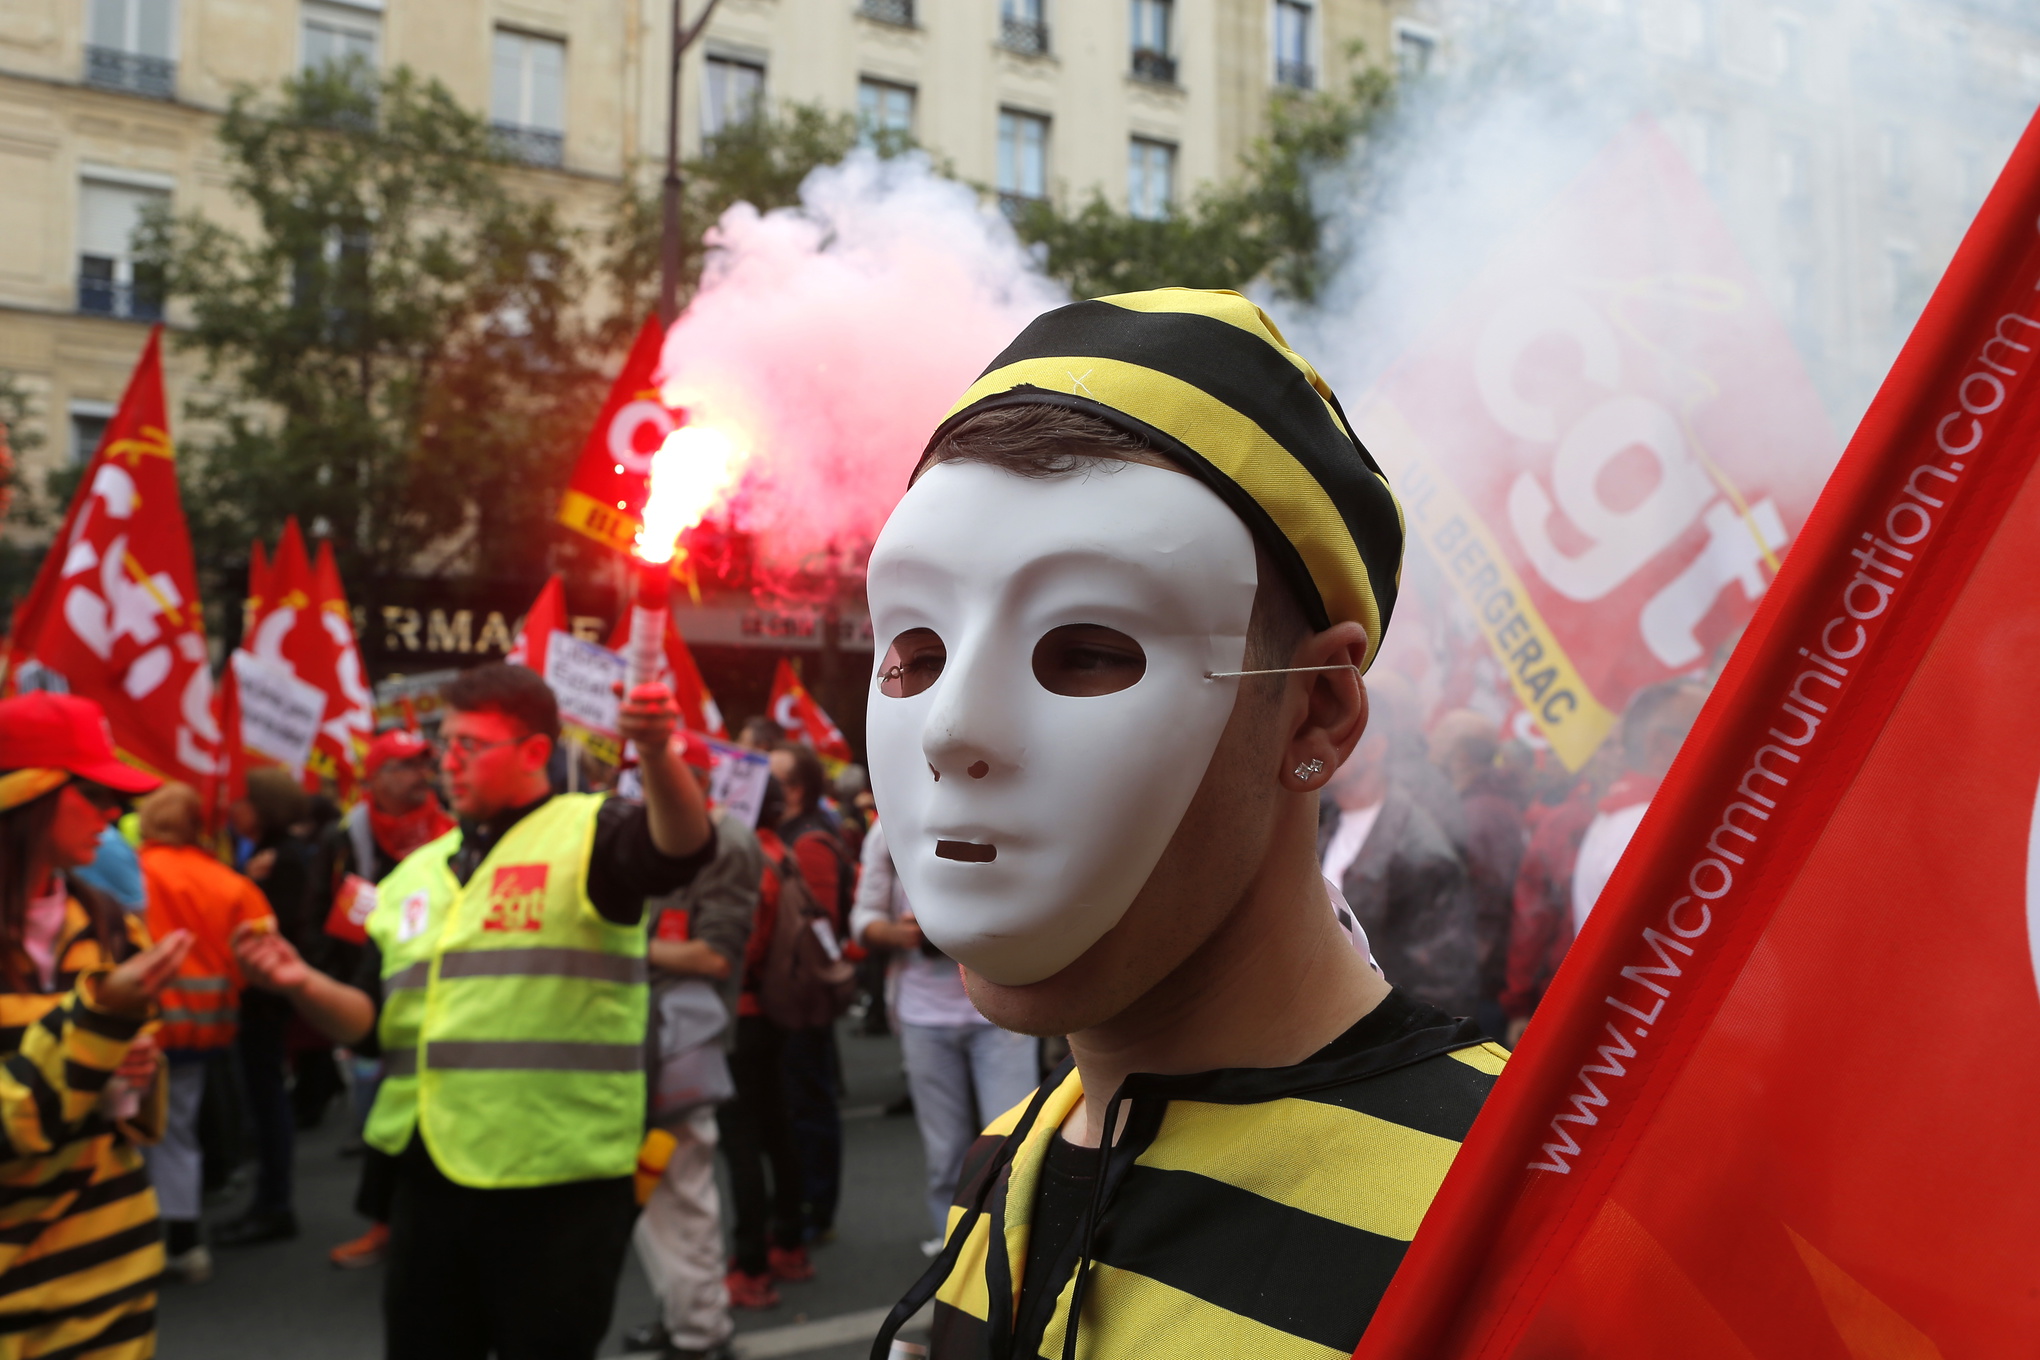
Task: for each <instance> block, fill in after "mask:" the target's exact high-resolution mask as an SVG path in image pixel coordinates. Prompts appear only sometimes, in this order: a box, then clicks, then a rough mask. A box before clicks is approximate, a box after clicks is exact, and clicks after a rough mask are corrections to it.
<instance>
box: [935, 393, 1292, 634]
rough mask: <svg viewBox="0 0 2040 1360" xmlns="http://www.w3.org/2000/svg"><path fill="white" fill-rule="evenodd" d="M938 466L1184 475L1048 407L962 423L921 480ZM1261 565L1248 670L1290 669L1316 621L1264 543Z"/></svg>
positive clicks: (1005, 410)
mask: <svg viewBox="0 0 2040 1360" xmlns="http://www.w3.org/2000/svg"><path fill="white" fill-rule="evenodd" d="M938 463H987V464H989V465H991V466H992V467H995V468H998V469H1000V470H1001V471H1004V472H1010V473H1012V474H1013V475H1014V476H1016V477H1039V478H1047V477H1066V476H1068V475H1069V474H1071V473H1073V472H1081V471H1083V470H1085V469H1086V468H1090V467H1095V466H1097V465H1098V464H1099V463H1142V464H1145V465H1147V466H1149V467H1160V468H1169V469H1171V470H1173V471H1176V472H1183V469H1182V468H1181V467H1178V466H1177V464H1176V463H1175V462H1174V461H1173V460H1171V459H1170V458H1169V456H1168V455H1167V454H1164V453H1163V452H1162V451H1161V450H1160V449H1157V448H1156V447H1155V446H1154V444H1153V443H1151V442H1150V441H1148V440H1146V439H1144V438H1142V437H1141V436H1140V435H1138V434H1136V433H1134V432H1133V431H1131V430H1126V429H1122V428H1120V427H1119V426H1118V425H1115V424H1113V423H1112V422H1111V421H1109V420H1106V419H1104V418H1103V417H1101V416H1095V415H1092V414H1091V413H1090V412H1088V411H1078V410H1073V409H1072V408H1070V407H1067V406H1055V405H1050V404H1047V403H1026V404H1020V405H1013V406H994V407H991V408H989V409H987V410H984V411H980V412H978V413H977V414H976V415H974V416H971V417H970V418H969V419H967V420H964V421H961V422H959V423H958V425H957V426H956V428H955V429H953V430H951V431H949V433H948V434H946V435H944V436H943V437H942V441H941V442H940V443H939V444H937V445H935V447H933V448H931V449H929V450H928V452H927V454H926V455H924V456H923V457H922V459H921V465H920V466H919V467H917V468H915V469H914V476H915V477H916V478H918V477H919V476H920V475H921V474H922V473H924V472H926V471H927V470H928V469H929V468H931V467H934V466H935V465H936V464H938ZM1183 475H1184V476H1186V477H1187V476H1189V475H1190V474H1189V473H1187V472H1184V473H1183ZM1254 562H1255V566H1256V568H1257V569H1258V572H1259V576H1260V580H1261V583H1262V588H1261V589H1259V590H1257V591H1255V592H1254V616H1253V621H1252V623H1250V624H1249V625H1248V627H1247V657H1246V662H1245V665H1246V667H1247V668H1248V669H1250V670H1253V669H1260V668H1263V667H1273V666H1282V665H1287V664H1288V661H1289V657H1290V655H1291V654H1292V653H1293V652H1295V650H1296V645H1297V644H1298V643H1300V642H1302V641H1303V640H1304V639H1305V638H1306V637H1308V636H1310V633H1311V628H1310V623H1309V616H1308V615H1307V614H1306V613H1305V612H1304V607H1303V603H1302V601H1300V600H1298V599H1297V597H1296V590H1295V588H1294V587H1293V586H1291V585H1290V584H1289V582H1288V579H1287V578H1286V577H1285V576H1284V575H1283V573H1282V571H1281V569H1280V568H1279V567H1277V566H1276V565H1275V560H1274V559H1273V558H1272V557H1271V556H1269V554H1268V551H1267V550H1266V549H1265V548H1263V547H1262V546H1261V542H1260V540H1259V539H1258V538H1256V539H1255V540H1254ZM1270 586H1273V587H1275V588H1273V589H1270V588H1269V587H1270Z"/></svg>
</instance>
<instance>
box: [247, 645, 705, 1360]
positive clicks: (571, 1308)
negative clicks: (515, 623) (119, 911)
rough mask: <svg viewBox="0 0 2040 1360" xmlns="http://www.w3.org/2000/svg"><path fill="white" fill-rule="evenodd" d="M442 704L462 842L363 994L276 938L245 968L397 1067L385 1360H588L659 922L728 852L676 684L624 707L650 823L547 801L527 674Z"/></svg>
mask: <svg viewBox="0 0 2040 1360" xmlns="http://www.w3.org/2000/svg"><path fill="white" fill-rule="evenodd" d="M445 698H446V702H447V705H448V707H449V708H450V710H451V712H450V713H449V715H448V716H447V719H446V721H445V725H444V727H443V728H442V736H443V740H444V743H445V755H444V757H443V768H444V772H445V774H446V778H447V785H448V788H449V791H450V793H451V795H452V802H453V810H454V812H455V813H456V814H457V815H458V816H459V819H460V822H459V825H458V826H457V827H456V828H455V829H454V830H452V831H449V832H447V833H446V834H445V835H443V836H441V837H440V838H438V839H437V840H434V841H432V842H430V843H429V844H427V845H425V846H424V847H423V848H421V849H419V850H417V851H415V852H413V853H412V854H411V855H410V856H408V857H407V858H406V859H405V860H404V861H403V863H401V864H399V865H398V866H397V868H396V869H395V870H393V871H392V872H391V873H390V875H389V876H388V877H387V878H385V879H384V880H383V881H382V883H381V884H379V885H378V888H377V900H376V907H375V911H374V913H373V915H371V916H370V918H369V922H368V934H369V939H370V944H369V946H368V947H367V948H366V950H365V954H366V958H365V959H364V960H363V965H362V968H361V970H360V972H359V973H358V974H357V975H356V977H355V978H354V979H353V985H349V984H348V983H346V982H342V981H339V980H337V979H335V978H332V977H329V976H327V975H326V974H324V973H321V972H319V971H318V970H316V969H314V968H311V967H309V966H308V965H307V964H306V963H305V962H304V961H303V960H302V959H301V958H299V957H298V955H297V952H296V951H295V950H294V949H292V948H291V946H290V944H289V942H288V941H287V940H284V939H283V938H282V937H281V936H278V935H274V934H266V935H258V934H248V933H244V934H242V935H241V936H240V937H239V938H238V939H237V941H236V944H237V949H238V953H239V956H240V958H241V962H242V964H243V966H244V967H245V968H246V970H247V972H248V974H249V976H250V977H251V979H252V980H254V981H255V982H257V983H258V984H260V985H263V986H267V987H270V988H272V989H274V990H277V991H281V992H283V993H285V994H286V995H288V996H289V997H290V998H291V1001H292V1002H293V1004H294V1005H295V1006H296V1007H297V1010H298V1012H299V1013H300V1014H301V1015H303V1016H304V1017H305V1019H306V1020H308V1021H309V1022H310V1023H311V1024H312V1025H313V1026H314V1027H315V1028H317V1029H319V1030H320V1031H321V1032H322V1033H324V1034H326V1035H327V1036H328V1037H329V1038H331V1039H333V1040H334V1042H336V1043H344V1044H348V1045H350V1046H353V1047H355V1048H356V1049H357V1050H370V1051H373V1050H375V1049H378V1048H379V1049H380V1051H381V1052H382V1053H383V1054H384V1056H385V1061H386V1066H385V1076H384V1079H383V1082H382V1084H381V1087H380V1089H379V1090H378V1091H377V1093H376V1101H375V1106H374V1109H373V1110H372V1111H371V1112H370V1115H369V1120H368V1127H367V1130H366V1135H365V1136H366V1138H367V1141H368V1143H369V1145H370V1146H372V1147H374V1148H376V1149H377V1150H379V1151H381V1152H384V1153H387V1154H389V1155H390V1156H392V1157H395V1158H396V1159H397V1161H398V1168H397V1177H396V1180H397V1185H396V1192H395V1195H394V1200H393V1207H392V1213H391V1221H390V1248H389V1253H390V1254H389V1277H388V1280H387V1283H386V1285H385V1288H384V1295H383V1312H384V1324H385V1334H386V1339H387V1352H386V1353H387V1354H388V1355H389V1356H390V1357H391V1360H406V1358H407V1357H419V1360H424V1358H425V1357H431V1358H432V1360H446V1358H449V1357H473V1360H482V1357H484V1356H487V1355H489V1354H492V1353H493V1354H494V1355H496V1356H498V1357H501V1360H518V1358H519V1357H532V1360H538V1358H539V1357H545V1358H546V1360H551V1358H552V1357H571V1356H586V1357H592V1356H593V1355H594V1354H595V1351H596V1348H597V1347H598V1346H599V1345H600V1343H601V1340H602V1337H603V1335H604V1333H605V1332H606V1331H607V1330H608V1326H609V1315H610V1310H611V1306H612V1303H613V1300H614V1297H615V1285H616V1279H617V1274H618V1272H619V1271H620V1270H621V1268H622V1264H623V1254H624V1250H625V1246H626V1244H627V1242H628V1241H629V1237H630V1230H631V1225H632V1222H633V1220H634V1218H635V1216H636V1205H635V1201H634V1196H633V1193H632V1188H631V1173H632V1171H633V1170H634V1168H635V1166H636V1161H637V1152H638V1147H639V1144H640V1141H641V1139H642V1137H643V1133H644V1121H645V1108H646V1105H645V1076H644V1053H643V1047H644V1034H645V1025H646V1019H647V1005H648V1001H647V985H646V967H645V932H644V929H643V928H642V925H641V920H642V917H643V911H644V902H645V899H646V898H647V897H653V896H658V895H661V894H664V893H669V892H672V891H675V890H677V889H679V888H681V887H683V886H685V885H686V884H687V883H688V882H690V881H691V880H692V879H693V878H694V876H695V875H696V874H697V873H698V872H699V871H700V870H701V869H702V868H703V867H705V866H706V865H707V863H708V862H709V861H710V860H711V859H713V857H714V854H715V842H714V838H713V836H712V835H711V832H710V827H709V821H708V816H707V812H706V809H705V806H704V804H703V801H702V795H701V790H700V788H699V787H698V786H697V785H696V783H695V782H694V780H693V779H692V778H691V777H690V776H689V775H688V774H687V772H686V770H685V769H684V768H683V766H682V765H681V762H680V759H679V757H678V756H677V755H676V754H675V753H674V751H673V750H672V746H671V739H672V736H673V731H674V727H675V723H676V720H677V716H678V714H677V711H676V710H675V708H674V706H673V701H672V696H671V694H670V693H669V692H668V691H667V690H666V688H665V686H663V685H656V684H654V685H643V686H639V687H638V688H636V689H634V690H632V691H631V693H630V695H629V696H628V698H627V700H626V701H625V703H624V704H623V707H622V713H621V718H620V726H621V727H622V730H623V735H624V736H625V737H626V738H628V739H630V740H632V741H635V742H636V743H637V747H638V752H639V761H640V769H641V771H642V774H643V779H644V790H645V800H644V803H643V804H642V805H639V804H635V803H631V802H627V801H625V800H621V799H613V798H611V799H606V798H604V797H602V796H599V795H591V794H563V795H558V796H555V795H554V794H553V793H552V789H551V786H550V785H549V783H548V782H547V778H546V764H547V761H548V759H549V757H550V756H551V754H552V746H553V743H554V742H555V741H556V740H557V739H558V736H559V710H558V706H557V703H556V701H555V700H554V698H553V694H552V691H551V690H550V689H548V688H547V687H546V685H545V682H544V681H543V680H541V679H540V678H539V677H538V676H537V675H536V674H534V673H533V672H531V671H529V670H526V669H525V668H523V667H521V666H508V665H501V664H494V665H486V666H478V667H476V668H474V669H473V670H469V671H466V672H464V673H462V674H461V675H460V676H459V677H458V678H457V679H456V680H454V681H453V683H451V684H450V685H448V686H447V688H446V692H445Z"/></svg>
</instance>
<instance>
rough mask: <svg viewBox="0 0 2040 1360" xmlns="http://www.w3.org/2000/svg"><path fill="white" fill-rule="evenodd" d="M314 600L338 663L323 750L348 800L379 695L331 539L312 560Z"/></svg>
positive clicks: (329, 678) (329, 679)
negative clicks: (372, 688) (366, 667)
mask: <svg viewBox="0 0 2040 1360" xmlns="http://www.w3.org/2000/svg"><path fill="white" fill-rule="evenodd" d="M312 602H313V604H314V606H315V609H316V612H315V614H314V616H313V617H314V618H315V619H316V621H317V625H318V626H320V627H323V628H324V629H325V630H326V636H327V638H328V639H329V640H330V641H331V643H332V648H333V651H332V655H333V668H332V670H331V671H330V672H328V673H326V674H325V675H324V676H323V677H321V681H320V687H321V688H323V689H324V690H325V691H326V695H327V704H326V721H325V723H324V725H323V726H322V727H321V728H320V732H319V742H318V749H319V750H321V751H323V752H325V753H326V755H327V757H328V758H329V759H330V760H331V761H332V763H333V767H334V772H335V777H336V779H337V781H338V784H339V790H340V797H341V799H342V800H343V801H344V800H345V799H346V798H348V797H349V796H350V795H351V794H352V793H353V791H354V782H355V779H356V778H357V777H358V776H359V774H360V771H361V762H362V760H363V758H364V757H365V756H367V754H368V742H369V738H371V737H372V736H374V735H375V697H374V695H373V694H371V693H370V692H369V688H368V677H367V674H366V673H365V672H364V671H363V670H362V667H361V649H360V647H358V646H357V645H355V641H354V616H353V614H352V613H351V612H350V611H349V609H348V608H347V591H346V588H345V587H344V586H342V585H341V582H340V567H339V564H338V563H336V562H335V561H334V560H333V542H332V540H331V539H325V538H322V539H320V540H319V555H318V558H317V560H315V561H314V562H313V564H312ZM307 626H310V621H308V623H307Z"/></svg>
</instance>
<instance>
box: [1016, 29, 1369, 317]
mask: <svg viewBox="0 0 2040 1360" xmlns="http://www.w3.org/2000/svg"><path fill="white" fill-rule="evenodd" d="M1355 55H1356V56H1357V53H1356V54H1355ZM1394 92H1395V83H1394V80H1393V78H1392V77H1391V76H1390V75H1389V74H1388V73H1387V72H1385V71H1382V70H1379V69H1376V68H1373V67H1365V66H1358V65H1357V63H1356V70H1355V73H1354V75H1353V76H1352V78H1351V80H1350V81H1349V82H1348V83H1347V86H1346V88H1345V89H1343V90H1338V91H1326V92H1323V93H1317V94H1300V93H1291V92H1287V91H1285V92H1283V93H1281V94H1278V95H1277V96H1276V97H1275V99H1274V102H1273V105H1272V107H1271V108H1270V111H1269V129H1268V133H1267V135H1266V136H1264V137H1261V138H1259V139H1257V140H1256V141H1255V143H1254V145H1253V146H1252V148H1251V149H1250V150H1249V151H1248V152H1247V154H1246V155H1245V156H1243V157H1242V158H1241V165H1240V171H1239V174H1238V175H1237V176H1236V177H1234V178H1233V179H1231V180H1229V181H1225V182H1223V183H1219V184H1213V185H1209V186H1207V187H1205V188H1204V189H1202V190H1200V191H1199V192H1198V193H1197V194H1196V195H1195V196H1194V197H1192V198H1191V199H1190V201H1189V202H1188V203H1187V204H1186V205H1184V206H1183V207H1182V208H1180V209H1178V210H1177V211H1175V212H1172V213H1170V214H1169V215H1168V216H1167V217H1164V218H1161V219H1159V220H1149V219H1144V218H1138V217H1134V216H1132V215H1130V214H1129V213H1126V212H1122V211H1120V210H1119V209H1117V208H1114V207H1113V206H1111V204H1109V203H1107V202H1106V200H1105V198H1104V195H1103V194H1100V193H1096V192H1094V193H1093V195H1092V197H1091V198H1090V200H1089V201H1088V202H1086V203H1085V204H1084V205H1083V206H1082V207H1080V208H1078V209H1076V210H1075V211H1065V210H1064V209H1062V208H1059V207H1057V206H1056V205H1055V204H1053V203H1051V202H1046V201H1041V202H1030V203H1026V204H1023V205H1022V206H1021V208H1020V210H1019V212H1018V214H1017V216H1016V217H1015V220H1014V227H1015V229H1016V230H1018V232H1019V233H1020V236H1021V238H1022V239H1023V240H1026V241H1028V242H1030V243H1034V244H1037V245H1039V246H1042V247H1045V248H1046V251H1047V257H1046V268H1047V270H1048V272H1049V273H1050V274H1052V275H1054V276H1055V277H1056V278H1058V279H1060V280H1061V281H1062V282H1063V283H1064V284H1066V285H1068V287H1069V289H1070V291H1071V293H1073V294H1074V295H1076V296H1077V297H1100V296H1104V295H1107V294H1111V293H1124V292H1132V291H1135V290H1138V289H1144V288H1159V287H1163V286H1165V285H1169V284H1181V285H1184V286H1187V287H1192V288H1239V287H1243V286H1244V285H1246V284H1248V283H1251V282H1255V281H1265V282H1267V283H1268V284H1270V285H1272V286H1273V288H1274V289H1275V291H1276V292H1277V293H1279V294H1281V295H1283V296H1285V297H1290V298H1296V299H1298V300H1301V301H1310V300H1312V299H1314V298H1315V297H1316V296H1317V292H1318V289H1319V288H1320V287H1321V286H1322V285H1323V283H1324V281H1325V279H1326V278H1327V277H1328V276H1329V274H1330V273H1331V270H1332V268H1333V266H1334V264H1335V263H1336V262H1335V261H1334V260H1332V259H1330V258H1328V255H1329V252H1328V251H1327V249H1326V245H1325V230H1324V228H1325V215H1324V212H1323V210H1322V209H1321V208H1320V207H1319V206H1318V203H1317V201H1316V198H1315V195H1314V192H1313V191H1314V188H1315V185H1316V183H1317V181H1318V180H1319V179H1320V178H1321V177H1322V176H1324V175H1326V174H1328V173H1330V172H1332V171H1334V170H1336V169H1337V168H1338V167H1340V166H1341V165H1343V164H1344V163H1345V162H1346V159H1347V157H1348V156H1349V154H1350V153H1351V152H1352V150H1353V148H1354V146H1355V144H1356V143H1357V142H1359V141H1360V139H1362V138H1363V137H1365V136H1366V134H1367V132H1368V131H1369V129H1371V128H1373V127H1374V126H1375V124H1376V122H1377V120H1378V119H1380V118H1381V117H1382V116H1383V115H1384V114H1385V113H1386V112H1387V110H1388V107H1389V105H1390V102H1391V100H1392V98H1393V95H1394Z"/></svg>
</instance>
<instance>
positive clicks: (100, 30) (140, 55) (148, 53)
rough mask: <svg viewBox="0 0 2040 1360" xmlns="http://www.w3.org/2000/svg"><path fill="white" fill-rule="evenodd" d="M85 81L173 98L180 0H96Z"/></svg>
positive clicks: (86, 61)
mask: <svg viewBox="0 0 2040 1360" xmlns="http://www.w3.org/2000/svg"><path fill="white" fill-rule="evenodd" d="M91 4H92V12H91V16H90V19H89V25H90V27H89V28H88V30H87V33H86V41H85V83H86V84H88V85H97V86H99V87H101V88H102V89H108V90H127V91H130V92H131V93H134V94H146V95H151V96H153V97H155V98H157V99H172V98H175V97H176V94H177V60H176V47H175V41H176V36H177V0H91Z"/></svg>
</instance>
